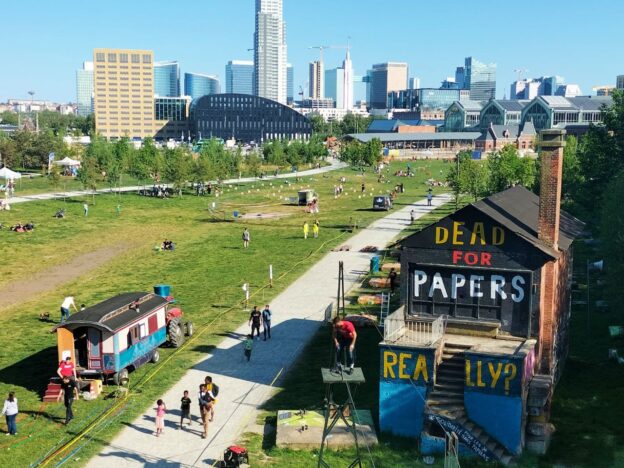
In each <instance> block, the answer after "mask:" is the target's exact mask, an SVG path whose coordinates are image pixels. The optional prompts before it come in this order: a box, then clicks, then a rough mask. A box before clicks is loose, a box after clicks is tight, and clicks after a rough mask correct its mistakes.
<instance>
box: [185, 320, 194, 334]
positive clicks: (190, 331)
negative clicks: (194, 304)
mask: <svg viewBox="0 0 624 468" xmlns="http://www.w3.org/2000/svg"><path fill="white" fill-rule="evenodd" d="M184 328H185V330H186V336H189V337H191V336H193V333H195V326H194V325H193V322H186V323H185V324H184Z"/></svg>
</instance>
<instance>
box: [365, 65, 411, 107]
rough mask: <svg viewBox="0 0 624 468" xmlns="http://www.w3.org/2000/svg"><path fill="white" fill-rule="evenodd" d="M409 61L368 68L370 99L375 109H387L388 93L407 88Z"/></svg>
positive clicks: (370, 104) (371, 105)
mask: <svg viewBox="0 0 624 468" xmlns="http://www.w3.org/2000/svg"><path fill="white" fill-rule="evenodd" d="M407 72H408V68H407V63H399V62H387V63H377V64H375V65H373V68H372V70H368V87H367V88H368V95H369V96H368V101H369V106H370V107H371V108H373V109H386V108H387V100H388V93H390V92H392V91H401V90H404V89H406V88H407Z"/></svg>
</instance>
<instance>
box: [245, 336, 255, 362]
mask: <svg viewBox="0 0 624 468" xmlns="http://www.w3.org/2000/svg"><path fill="white" fill-rule="evenodd" d="M243 346H244V349H245V357H246V358H247V362H249V361H250V360H251V350H252V349H253V338H252V337H251V335H247V339H246V340H245V342H244V343H243Z"/></svg>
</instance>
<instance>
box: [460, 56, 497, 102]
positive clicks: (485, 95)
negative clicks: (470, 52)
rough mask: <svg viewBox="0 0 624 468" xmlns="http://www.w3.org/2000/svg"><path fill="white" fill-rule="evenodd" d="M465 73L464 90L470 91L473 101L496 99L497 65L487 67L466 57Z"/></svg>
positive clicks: (492, 64)
mask: <svg viewBox="0 0 624 468" xmlns="http://www.w3.org/2000/svg"><path fill="white" fill-rule="evenodd" d="M464 73H465V75H464V86H463V88H465V89H469V90H470V100H471V101H488V100H490V99H494V98H495V97H496V64H494V63H491V64H489V65H486V64H485V63H481V62H479V61H478V60H476V59H474V58H472V57H466V60H465V62H464ZM456 76H457V72H456ZM455 81H457V79H456V80H455Z"/></svg>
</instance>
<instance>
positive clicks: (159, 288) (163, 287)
mask: <svg viewBox="0 0 624 468" xmlns="http://www.w3.org/2000/svg"><path fill="white" fill-rule="evenodd" d="M170 293H171V286H170V285H168V284H157V285H156V286H154V294H158V295H159V296H160V297H164V298H166V297H167V296H169V295H170Z"/></svg>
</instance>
